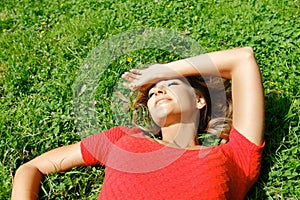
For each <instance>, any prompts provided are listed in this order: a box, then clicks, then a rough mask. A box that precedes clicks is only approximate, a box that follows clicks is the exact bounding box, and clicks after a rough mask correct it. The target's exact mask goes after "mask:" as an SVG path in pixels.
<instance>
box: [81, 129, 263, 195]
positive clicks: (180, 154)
mask: <svg viewBox="0 0 300 200" xmlns="http://www.w3.org/2000/svg"><path fill="white" fill-rule="evenodd" d="M263 146H264V144H262V145H261V146H256V145H255V144H253V143H251V142H250V141H249V140H247V139H246V138H245V137H244V136H243V135H241V134H240V133H239V132H238V131H237V130H235V129H234V128H233V129H232V130H231V133H230V138H229V142H228V143H227V144H223V145H219V146H214V147H208V148H203V149H200V150H186V149H180V148H173V147H168V146H165V145H162V144H159V143H156V142H153V141H151V140H149V139H148V138H146V137H145V136H144V134H143V133H142V131H141V130H140V129H137V128H128V127H121V126H117V127H115V128H113V129H110V130H108V131H105V132H103V133H99V134H95V135H92V136H89V137H87V138H84V139H83V140H82V141H81V152H82V157H83V160H84V162H85V163H86V165H96V164H102V165H105V166H106V172H105V178H104V184H103V187H102V189H101V192H100V195H99V198H98V199H105V200H115V199H120V200H127V199H130V200H135V199H138V200H141V199H151V200H153V199H155V200H158V199H164V200H166V199H167V200H168V199H176V200H181V199H182V200H186V199H188V200H192V199H205V200H207V199H235V200H238V199H244V197H245V195H246V194H247V192H248V190H249V188H250V187H251V186H252V185H253V183H254V182H255V181H256V180H257V177H258V175H259V170H260V163H261V155H262V149H263Z"/></svg>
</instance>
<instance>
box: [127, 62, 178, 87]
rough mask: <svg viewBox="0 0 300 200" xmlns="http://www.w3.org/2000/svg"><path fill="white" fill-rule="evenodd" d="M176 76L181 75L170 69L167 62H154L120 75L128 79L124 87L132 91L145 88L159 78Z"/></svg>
mask: <svg viewBox="0 0 300 200" xmlns="http://www.w3.org/2000/svg"><path fill="white" fill-rule="evenodd" d="M177 77H181V75H180V74H179V73H177V72H176V71H174V70H172V69H171V67H169V66H168V65H167V64H154V65H151V66H149V67H147V68H145V69H131V70H130V71H129V72H125V73H124V74H123V75H122V78H123V79H125V80H126V81H128V83H126V84H125V87H127V88H129V89H130V90H133V91H135V90H142V89H145V90H146V89H148V88H149V87H150V86H151V85H153V84H155V83H157V82H158V81H160V80H166V79H172V78H177Z"/></svg>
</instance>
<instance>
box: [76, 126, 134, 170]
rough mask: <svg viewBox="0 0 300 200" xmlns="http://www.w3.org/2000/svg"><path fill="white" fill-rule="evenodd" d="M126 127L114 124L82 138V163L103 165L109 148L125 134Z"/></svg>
mask: <svg viewBox="0 0 300 200" xmlns="http://www.w3.org/2000/svg"><path fill="white" fill-rule="evenodd" d="M127 129H128V128H127V127H120V126H116V127H114V128H112V129H109V130H107V131H104V132H101V133H97V134H95V135H91V136H88V137H86V138H83V139H82V140H81V142H80V149H81V154H82V158H83V160H84V163H85V164H86V165H98V164H101V165H105V163H106V160H107V155H108V153H109V151H110V149H111V148H112V147H113V145H114V144H115V143H116V142H117V141H118V140H119V139H120V138H121V137H122V136H124V135H125V132H126V130H127Z"/></svg>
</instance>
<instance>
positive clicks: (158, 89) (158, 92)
mask: <svg viewBox="0 0 300 200" xmlns="http://www.w3.org/2000/svg"><path fill="white" fill-rule="evenodd" d="M154 94H155V96H158V95H162V94H166V90H165V88H163V87H156V88H155V90H154Z"/></svg>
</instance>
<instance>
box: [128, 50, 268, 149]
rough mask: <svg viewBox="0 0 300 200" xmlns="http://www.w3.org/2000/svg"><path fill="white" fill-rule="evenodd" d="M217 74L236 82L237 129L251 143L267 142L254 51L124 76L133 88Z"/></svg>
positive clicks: (219, 53) (204, 57)
mask: <svg viewBox="0 0 300 200" xmlns="http://www.w3.org/2000/svg"><path fill="white" fill-rule="evenodd" d="M200 74H201V75H215V76H218V75H219V76H221V77H222V78H226V79H230V80H232V99H233V100H232V102H233V126H234V127H235V129H237V130H238V131H239V132H240V133H241V134H243V135H244V136H245V137H246V138H247V139H248V140H250V141H251V142H253V143H255V144H257V145H260V144H261V143H262V142H263V129H264V94H263V87H262V80H261V74H260V70H259V67H258V65H257V62H256V59H255V56H254V53H253V50H252V48H250V47H245V48H237V49H231V50H223V51H216V52H212V53H207V54H202V55H199V56H195V57H191V58H187V59H182V60H178V61H174V62H171V63H167V64H156V65H152V66H150V67H148V68H146V69H144V70H138V69H133V70H131V72H127V73H125V74H124V75H123V78H124V79H125V80H127V81H129V82H130V84H129V85H128V87H129V88H131V89H134V90H135V89H139V88H141V87H142V86H145V85H147V84H150V83H153V82H156V81H158V80H162V79H171V78H177V77H180V76H195V75H200Z"/></svg>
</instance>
